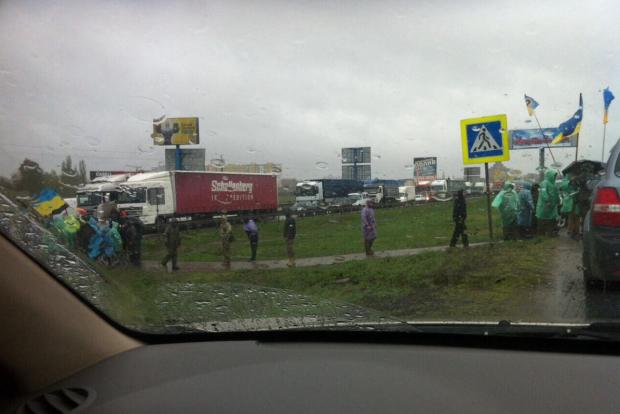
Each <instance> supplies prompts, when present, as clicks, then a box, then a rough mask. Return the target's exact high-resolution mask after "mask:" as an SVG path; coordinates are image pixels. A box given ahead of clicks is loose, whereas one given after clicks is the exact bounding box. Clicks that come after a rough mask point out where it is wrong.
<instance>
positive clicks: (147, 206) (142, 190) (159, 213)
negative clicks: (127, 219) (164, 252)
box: [117, 171, 175, 225]
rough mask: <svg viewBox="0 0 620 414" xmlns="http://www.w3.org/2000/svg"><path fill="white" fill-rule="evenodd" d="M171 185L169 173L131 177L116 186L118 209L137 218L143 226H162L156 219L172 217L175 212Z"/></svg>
mask: <svg viewBox="0 0 620 414" xmlns="http://www.w3.org/2000/svg"><path fill="white" fill-rule="evenodd" d="M172 185H173V184H172V175H171V174H170V172H169V171H159V172H151V173H142V174H136V175H134V176H131V177H130V178H129V179H128V180H127V181H126V182H124V183H122V184H121V185H119V186H118V187H119V195H118V200H117V204H118V208H119V209H121V210H125V211H127V214H128V215H129V216H133V217H138V218H139V219H140V220H141V221H142V222H143V223H144V224H145V225H158V224H162V223H157V222H156V221H157V219H158V218H159V219H160V220H161V219H162V218H165V217H167V216H172V215H173V214H174V211H175V209H174V202H175V200H174V197H173V194H174V192H173V188H172Z"/></svg>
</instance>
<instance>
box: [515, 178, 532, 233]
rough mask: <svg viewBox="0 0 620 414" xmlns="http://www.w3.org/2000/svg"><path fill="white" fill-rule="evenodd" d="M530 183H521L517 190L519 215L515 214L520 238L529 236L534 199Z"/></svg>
mask: <svg viewBox="0 0 620 414" xmlns="http://www.w3.org/2000/svg"><path fill="white" fill-rule="evenodd" d="M531 189H532V184H530V183H527V182H526V183H523V187H522V188H521V191H519V208H520V210H519V215H518V216H517V226H518V227H519V236H520V237H521V238H522V239H526V238H529V237H531V232H530V230H531V228H532V215H533V214H534V199H533V197H532V191H531Z"/></svg>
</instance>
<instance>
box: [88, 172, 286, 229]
mask: <svg viewBox="0 0 620 414" xmlns="http://www.w3.org/2000/svg"><path fill="white" fill-rule="evenodd" d="M276 180H277V177H276V176H275V175H271V174H246V173H228V172H226V173H225V172H204V171H161V172H151V173H141V174H136V175H134V176H131V177H129V178H128V179H127V180H126V181H124V182H120V183H117V184H116V186H115V188H114V190H113V191H109V193H110V194H109V197H110V200H113V201H115V202H116V205H117V208H118V209H120V210H124V211H126V212H127V213H128V215H129V216H133V217H138V218H139V219H140V220H141V221H142V222H143V223H144V224H145V225H146V226H147V227H151V226H152V227H155V228H157V229H161V227H162V226H163V225H164V223H166V221H167V220H168V219H169V218H171V217H175V218H177V220H179V221H181V222H187V221H193V220H200V219H208V218H211V217H213V216H214V215H219V214H221V213H222V212H223V211H226V213H227V214H238V215H244V214H255V213H264V212H274V211H276V210H277V208H278V188H277V182H276ZM78 201H79V198H78Z"/></svg>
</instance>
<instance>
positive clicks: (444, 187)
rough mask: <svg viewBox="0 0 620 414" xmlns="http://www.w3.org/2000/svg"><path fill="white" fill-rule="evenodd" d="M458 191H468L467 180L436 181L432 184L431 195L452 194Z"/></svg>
mask: <svg viewBox="0 0 620 414" xmlns="http://www.w3.org/2000/svg"><path fill="white" fill-rule="evenodd" d="M458 190H466V185H465V180H455V179H453V178H447V179H445V180H435V181H433V182H432V183H431V193H432V194H433V195H436V194H441V193H450V194H451V193H454V192H456V191H458Z"/></svg>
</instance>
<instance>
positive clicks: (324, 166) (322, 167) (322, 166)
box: [315, 161, 328, 170]
mask: <svg viewBox="0 0 620 414" xmlns="http://www.w3.org/2000/svg"><path fill="white" fill-rule="evenodd" d="M315 165H316V168H318V169H320V170H326V169H327V168H328V164H327V163H326V162H325V161H318V162H316V163H315Z"/></svg>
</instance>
